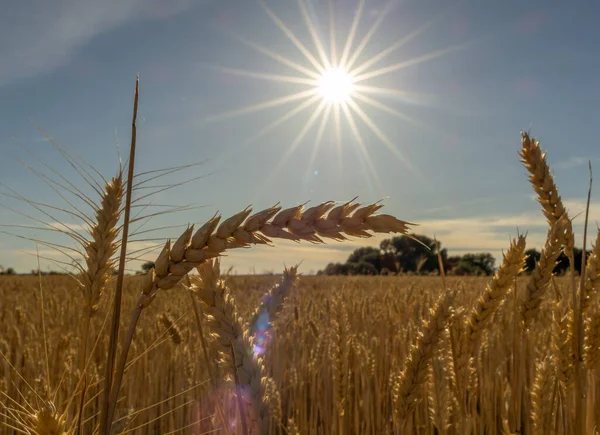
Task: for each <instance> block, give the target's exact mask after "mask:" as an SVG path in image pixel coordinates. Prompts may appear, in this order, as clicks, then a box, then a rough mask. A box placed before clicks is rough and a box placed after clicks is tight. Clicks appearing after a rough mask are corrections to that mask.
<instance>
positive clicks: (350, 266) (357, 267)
mask: <svg viewBox="0 0 600 435" xmlns="http://www.w3.org/2000/svg"><path fill="white" fill-rule="evenodd" d="M346 267H347V274H348V275H379V270H377V268H376V267H375V266H373V265H372V264H371V263H367V262H366V261H361V262H359V263H350V262H348V263H346Z"/></svg>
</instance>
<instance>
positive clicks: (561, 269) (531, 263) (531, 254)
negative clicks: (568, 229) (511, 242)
mask: <svg viewBox="0 0 600 435" xmlns="http://www.w3.org/2000/svg"><path fill="white" fill-rule="evenodd" d="M591 252H592V251H587V254H586V255H590V254H591ZM525 254H527V256H528V257H527V259H526V260H525V270H526V271H527V272H528V273H531V272H532V271H533V269H534V268H535V265H536V264H537V262H538V261H539V260H540V257H541V255H542V254H541V252H539V251H538V250H537V249H533V248H532V249H528V250H527V251H525ZM582 257H583V249H580V248H573V260H574V262H575V270H576V271H577V273H579V272H580V271H581V263H582V261H581V260H582ZM569 267H570V264H569V258H568V257H567V256H566V255H565V254H564V253H561V254H560V255H559V256H558V259H557V260H556V266H555V267H554V273H555V274H556V275H564V274H565V273H566V272H567V271H568V270H569Z"/></svg>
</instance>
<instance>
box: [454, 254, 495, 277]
mask: <svg viewBox="0 0 600 435" xmlns="http://www.w3.org/2000/svg"><path fill="white" fill-rule="evenodd" d="M461 263H462V264H469V265H470V267H472V268H473V269H474V270H475V274H476V275H488V276H489V275H492V274H493V273H494V264H495V263H496V259H495V258H494V256H493V255H492V254H490V253H489V252H481V253H477V254H465V255H463V256H462V257H461Z"/></svg>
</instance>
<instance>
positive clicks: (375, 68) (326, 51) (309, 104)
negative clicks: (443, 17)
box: [205, 0, 467, 191]
mask: <svg viewBox="0 0 600 435" xmlns="http://www.w3.org/2000/svg"><path fill="white" fill-rule="evenodd" d="M266 1H267V0H258V4H259V5H260V7H261V8H262V9H263V10H264V12H265V13H266V14H267V15H268V17H269V18H270V20H271V21H272V22H273V23H274V24H275V26H276V27H277V28H278V29H279V30H280V31H281V32H282V33H283V35H284V36H285V37H286V39H287V40H289V41H290V42H291V45H292V46H293V47H294V48H295V52H296V53H295V54H294V53H293V52H290V53H285V54H281V53H278V52H276V51H273V50H271V49H270V48H268V47H266V46H263V45H261V44H258V43H256V42H252V41H251V40H250V39H248V38H247V37H242V36H240V35H232V36H233V37H234V39H236V40H237V41H238V42H240V43H242V44H244V45H246V46H247V47H249V48H250V49H252V50H254V51H256V52H258V53H260V54H261V55H263V56H265V57H266V58H269V59H270V60H271V61H274V62H275V63H277V64H279V66H280V67H281V66H283V67H285V68H286V70H287V72H282V73H274V72H264V71H251V70H247V69H243V68H231V67H224V66H218V67H217V68H216V69H217V71H218V72H219V73H224V74H230V75H235V76H244V77H249V78H252V79H257V80H266V81H269V82H272V83H284V84H288V85H290V86H293V87H294V88H295V90H294V91H293V92H291V93H286V94H283V95H281V96H280V97H275V98H272V99H268V100H263V101H260V102H257V103H256V104H251V105H248V106H244V107H240V108H236V109H234V110H230V111H228V112H224V113H220V114H215V115H209V116H208V117H206V118H205V122H206V123H210V122H215V121H223V120H226V119H231V118H234V117H238V116H243V115H249V114H253V113H256V112H261V111H266V110H273V109H276V110H277V111H279V112H280V113H279V114H278V117H277V118H276V119H274V120H273V121H272V122H270V123H268V124H267V125H265V126H264V127H263V128H261V129H260V130H259V131H258V132H257V133H256V134H255V135H253V136H251V137H249V138H247V139H246V140H245V141H244V142H243V143H242V144H240V145H239V146H238V148H241V147H245V146H246V145H248V144H250V143H252V142H254V141H256V140H258V139H259V138H261V137H263V136H264V135H266V134H267V133H269V132H272V131H274V130H275V129H276V128H278V127H279V126H281V125H282V124H284V123H285V122H287V121H290V120H291V119H292V118H294V117H296V116H302V115H307V118H306V121H305V122H304V125H303V126H302V127H301V128H300V130H299V131H298V132H297V133H296V134H294V137H293V139H290V141H289V143H286V149H285V151H284V153H283V155H282V156H281V159H280V161H279V163H278V164H277V165H275V166H274V167H273V169H272V171H271V174H270V175H269V176H268V177H266V180H265V185H269V184H270V183H272V180H273V179H274V178H273V177H274V176H275V174H276V173H277V172H278V171H280V170H281V169H282V167H283V165H284V163H285V162H286V161H287V160H288V159H289V158H290V157H291V156H292V154H293V153H294V151H295V150H296V149H297V148H298V147H299V146H300V145H301V144H302V143H304V142H305V139H306V138H307V136H308V135H311V136H313V138H312V139H311V140H310V142H312V151H311V153H310V161H309V162H308V163H307V164H306V171H307V173H309V171H311V170H312V168H313V164H314V162H315V160H316V159H317V154H318V152H319V148H320V146H321V144H322V143H324V142H326V141H327V136H328V134H327V133H331V136H332V137H333V142H334V143H335V145H336V147H337V151H338V155H339V158H338V170H339V173H340V174H341V173H342V172H343V167H342V152H343V149H342V146H343V145H342V144H343V143H348V142H347V141H345V140H343V136H346V135H349V137H353V139H354V140H353V141H352V142H351V143H352V145H353V146H356V147H357V150H358V151H359V153H360V155H361V157H362V159H363V161H364V163H365V165H364V168H365V177H366V178H367V179H370V180H373V181H375V182H376V183H377V184H378V185H379V187H380V188H381V190H382V191H383V190H384V189H383V187H382V186H381V184H380V183H379V176H378V171H377V170H376V169H375V167H374V165H373V163H372V161H371V155H370V153H371V147H373V146H375V143H374V142H373V139H378V140H377V141H375V142H379V143H380V144H382V145H384V147H385V148H387V150H388V151H389V152H390V153H391V154H392V155H393V156H394V157H395V158H396V159H397V160H398V161H399V162H400V163H401V164H402V165H403V166H404V167H405V168H406V169H408V170H409V171H410V172H411V173H412V174H413V175H415V176H416V177H418V179H419V180H420V181H421V182H427V177H426V176H425V175H424V173H423V172H422V171H421V170H420V169H419V168H418V167H416V166H414V165H413V164H412V162H411V161H410V160H409V158H408V157H407V156H405V155H404V154H403V152H402V150H401V148H402V147H401V144H400V143H398V139H393V138H391V137H389V136H388V135H387V134H386V132H385V131H384V129H383V126H384V125H385V124H386V122H383V121H382V120H381V118H382V116H380V115H381V114H383V115H385V116H386V117H388V118H389V117H392V118H396V120H398V121H400V122H402V123H408V124H411V125H412V126H414V127H418V128H422V129H428V128H429V127H428V126H427V125H426V124H425V123H423V122H421V121H419V120H417V119H415V118H414V117H413V116H411V115H410V114H408V113H406V112H405V110H402V107H401V106H400V107H398V105H397V104H395V105H393V106H392V105H390V104H388V101H392V102H395V103H399V102H400V101H403V102H404V103H403V105H404V106H407V104H420V103H421V102H423V101H426V98H429V97H428V96H427V95H425V94H421V93H419V92H414V91H411V90H406V89H399V88H397V87H392V88H390V87H383V86H380V85H379V84H378V81H379V80H381V78H382V77H383V76H388V77H390V74H392V73H394V72H398V71H401V70H404V69H405V68H409V67H412V66H415V65H419V64H421V63H424V62H427V61H431V60H433V59H436V58H439V57H441V56H444V55H446V54H449V53H451V52H453V51H455V50H462V49H464V48H465V47H466V46H467V44H458V45H452V46H449V47H446V48H443V49H440V50H435V51H432V52H429V53H424V54H422V55H420V56H416V57H413V58H405V59H398V60H397V61H395V62H394V61H391V59H390V57H391V55H392V54H393V53H396V52H398V51H400V49H401V48H402V47H404V46H405V45H406V44H408V43H409V42H410V41H412V40H413V39H415V38H416V37H417V36H418V35H420V34H421V33H423V32H424V31H425V30H426V29H428V28H432V27H435V23H436V21H437V20H436V19H432V20H429V21H428V22H426V23H424V24H422V25H420V26H418V27H417V28H415V29H413V30H412V31H410V32H408V33H407V34H405V35H402V36H400V37H399V39H397V40H396V41H395V42H392V43H391V44H390V45H387V46H384V47H383V48H382V49H380V50H375V49H373V50H371V49H369V48H368V46H369V42H371V40H372V39H373V38H374V37H375V34H376V33H377V31H378V29H379V27H380V26H381V24H382V22H383V21H384V18H385V17H386V16H387V15H388V13H389V12H390V11H391V10H392V9H393V5H394V3H396V2H395V1H394V0H390V1H389V2H387V6H385V7H384V8H382V9H381V10H380V11H378V12H377V14H376V15H375V18H374V21H373V23H372V24H371V26H370V27H369V28H368V30H367V31H366V33H364V35H362V37H360V36H359V35H358V29H359V22H360V21H361V17H363V15H364V14H365V6H366V3H367V0H358V5H357V7H356V9H355V12H354V18H353V20H352V23H351V25H350V27H349V29H347V33H346V32H344V33H346V37H345V41H344V43H343V44H342V45H341V46H338V42H339V41H338V33H339V32H340V30H341V29H340V28H339V26H338V25H336V8H335V7H334V1H333V0H329V1H328V2H327V1H323V2H318V3H328V6H329V7H328V9H329V12H328V16H327V14H325V16H323V17H322V18H323V19H321V20H319V19H318V18H319V17H318V16H317V12H316V11H317V10H318V9H319V8H316V9H315V7H314V5H313V1H312V0H297V3H298V7H299V9H300V15H301V16H302V19H303V21H304V24H305V27H306V32H305V34H304V37H302V36H300V34H298V35H297V34H296V33H295V32H294V31H292V29H291V28H290V27H288V25H287V24H286V23H284V22H283V20H281V18H279V16H277V14H276V13H275V12H274V11H273V10H272V9H271V8H270V7H269V6H268V5H267V3H266ZM273 3H275V0H273ZM309 41H312V47H311V46H310V45H309ZM298 54H300V55H301V56H298ZM383 81H384V82H388V83H389V82H390V79H389V78H388V79H387V80H385V79H384V80H383ZM298 87H300V88H298ZM287 105H291V107H289V108H288V109H283V106H287ZM406 108H408V107H406ZM301 112H304V113H302V114H301ZM374 112H375V113H374ZM387 125H389V122H388V123H387ZM231 152H232V153H234V152H236V151H235V150H233V149H232V151H231Z"/></svg>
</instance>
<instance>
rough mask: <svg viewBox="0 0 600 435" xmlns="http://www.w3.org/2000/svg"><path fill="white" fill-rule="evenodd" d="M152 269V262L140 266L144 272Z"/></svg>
mask: <svg viewBox="0 0 600 435" xmlns="http://www.w3.org/2000/svg"><path fill="white" fill-rule="evenodd" d="M153 267H154V262H153V261H147V262H146V263H144V264H142V270H143V271H144V272H148V271H149V270H150V269H152V268H153Z"/></svg>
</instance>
